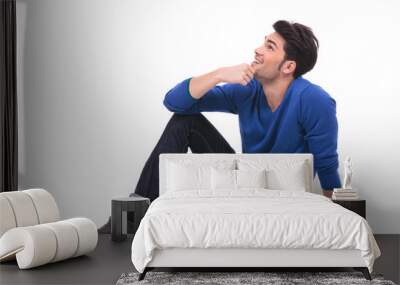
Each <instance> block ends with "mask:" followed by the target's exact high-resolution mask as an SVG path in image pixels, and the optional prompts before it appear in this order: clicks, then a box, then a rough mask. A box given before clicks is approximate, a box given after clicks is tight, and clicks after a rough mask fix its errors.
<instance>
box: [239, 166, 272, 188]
mask: <svg viewBox="0 0 400 285" xmlns="http://www.w3.org/2000/svg"><path fill="white" fill-rule="evenodd" d="M235 171H236V182H237V187H238V188H267V176H266V171H265V169H261V170H240V169H239V170H235Z"/></svg>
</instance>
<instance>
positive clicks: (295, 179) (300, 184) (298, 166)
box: [237, 159, 311, 191]
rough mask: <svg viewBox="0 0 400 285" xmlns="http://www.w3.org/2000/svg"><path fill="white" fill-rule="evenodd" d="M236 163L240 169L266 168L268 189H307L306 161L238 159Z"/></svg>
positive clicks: (307, 168) (307, 170)
mask: <svg viewBox="0 0 400 285" xmlns="http://www.w3.org/2000/svg"><path fill="white" fill-rule="evenodd" d="M237 163H238V168H239V169H240V170H261V169H266V171H267V173H266V176H267V179H266V180H267V188H268V189H273V190H291V191H308V185H309V183H311V182H309V181H308V180H309V165H308V162H307V161H303V160H302V161H293V160H287V159H283V160H270V161H265V160H256V159H254V160H251V159H239V160H238V161H237Z"/></svg>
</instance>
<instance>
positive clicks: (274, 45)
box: [251, 32, 295, 80]
mask: <svg viewBox="0 0 400 285" xmlns="http://www.w3.org/2000/svg"><path fill="white" fill-rule="evenodd" d="M264 39H265V40H264V42H263V44H262V45H261V46H259V47H258V48H256V49H255V51H254V52H255V56H254V61H253V62H252V63H251V66H252V67H253V68H254V69H255V74H254V77H255V78H256V79H268V80H272V79H275V78H277V77H278V76H280V75H281V73H282V72H284V74H288V72H290V70H291V69H286V68H288V67H289V66H290V65H293V64H295V63H294V61H285V62H283V59H284V57H285V51H284V50H283V45H284V43H285V40H284V39H283V38H282V37H281V36H280V35H279V34H278V33H276V32H274V33H272V34H269V35H267V36H266V37H265V38H264ZM292 69H293V66H292ZM289 75H290V73H289Z"/></svg>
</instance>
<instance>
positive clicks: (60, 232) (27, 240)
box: [0, 218, 98, 269]
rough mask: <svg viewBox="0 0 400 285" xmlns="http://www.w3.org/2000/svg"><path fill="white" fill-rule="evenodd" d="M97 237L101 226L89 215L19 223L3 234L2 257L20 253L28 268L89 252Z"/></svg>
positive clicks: (0, 241)
mask: <svg viewBox="0 0 400 285" xmlns="http://www.w3.org/2000/svg"><path fill="white" fill-rule="evenodd" d="M97 241H98V234H97V226H96V224H94V223H93V222H92V221H91V220H89V219H87V218H73V219H68V220H64V221H58V222H53V223H47V224H40V225H35V226H27V227H17V228H13V229H10V230H8V231H7V232H6V233H5V234H4V235H3V236H2V237H1V238H0V261H6V260H11V259H14V258H15V257H16V259H17V263H18V266H19V268H20V269H28V268H32V267H36V266H40V265H43V264H46V263H52V262H57V261H60V260H64V259H67V258H71V257H76V256H80V255H83V254H86V253H88V252H90V251H92V250H94V249H95V248H96V245H97Z"/></svg>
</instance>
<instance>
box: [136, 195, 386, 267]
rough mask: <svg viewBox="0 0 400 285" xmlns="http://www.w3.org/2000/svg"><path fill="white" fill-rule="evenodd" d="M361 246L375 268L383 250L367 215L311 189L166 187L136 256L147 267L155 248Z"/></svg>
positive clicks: (143, 228) (142, 230)
mask: <svg viewBox="0 0 400 285" xmlns="http://www.w3.org/2000/svg"><path fill="white" fill-rule="evenodd" d="M170 247H178V248H189V247H194V248H302V249H312V248H317V249H358V250H360V251H361V256H362V258H363V259H364V260H365V264H366V266H367V267H368V269H369V271H370V272H372V269H373V264H374V261H375V259H376V258H377V257H379V256H380V254H381V253H380V250H379V247H378V245H377V244H376V241H375V239H374V237H373V234H372V231H371V228H370V227H369V225H368V223H367V221H366V220H365V219H364V218H362V217H361V216H359V215H357V214H355V213H353V212H351V211H350V210H347V209H344V208H343V207H341V206H340V205H337V204H335V203H333V202H332V201H331V200H330V199H328V198H326V197H324V196H322V195H319V194H313V193H308V192H300V191H284V190H266V189H245V190H244V189H242V190H240V191H229V190H227V191H218V192H217V193H216V192H213V193H211V192H209V193H207V192H204V191H203V192H201V193H199V192H198V191H195V190H194V191H180V192H170V193H166V194H164V195H162V196H160V197H158V198H157V199H156V200H154V201H153V202H152V204H151V205H150V207H149V209H148V211H147V213H146V215H145V217H144V218H143V219H142V221H141V223H140V225H139V228H138V230H137V232H136V234H135V237H134V239H133V242H132V256H131V257H132V262H133V265H134V266H135V268H136V269H137V270H138V271H139V272H143V270H144V268H145V267H146V265H147V264H148V263H149V262H150V261H151V260H152V257H153V251H154V249H164V248H170Z"/></svg>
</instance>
